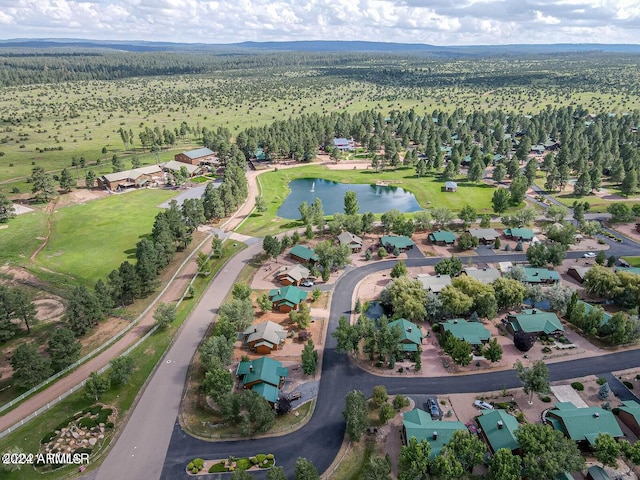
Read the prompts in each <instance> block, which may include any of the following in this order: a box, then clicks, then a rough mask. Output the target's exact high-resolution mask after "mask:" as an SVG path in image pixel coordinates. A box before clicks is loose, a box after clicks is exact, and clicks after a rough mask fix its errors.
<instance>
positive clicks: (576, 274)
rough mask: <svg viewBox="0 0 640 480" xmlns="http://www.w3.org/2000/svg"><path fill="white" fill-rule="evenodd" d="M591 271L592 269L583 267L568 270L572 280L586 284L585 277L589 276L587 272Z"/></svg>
mask: <svg viewBox="0 0 640 480" xmlns="http://www.w3.org/2000/svg"><path fill="white" fill-rule="evenodd" d="M589 270H591V267H582V266H580V265H571V266H570V267H569V269H568V270H567V275H569V276H570V277H571V278H574V279H576V280H577V281H579V282H580V283H582V282H584V277H585V276H586V275H587V272H588V271H589Z"/></svg>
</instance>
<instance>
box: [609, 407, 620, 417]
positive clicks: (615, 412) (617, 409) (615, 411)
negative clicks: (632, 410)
mask: <svg viewBox="0 0 640 480" xmlns="http://www.w3.org/2000/svg"><path fill="white" fill-rule="evenodd" d="M611 413H613V414H614V415H618V414H619V413H620V409H619V408H618V407H613V409H612V410H611Z"/></svg>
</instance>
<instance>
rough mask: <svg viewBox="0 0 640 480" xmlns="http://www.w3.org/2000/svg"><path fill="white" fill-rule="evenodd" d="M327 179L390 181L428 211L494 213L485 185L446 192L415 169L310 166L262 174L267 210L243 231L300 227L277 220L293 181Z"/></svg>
mask: <svg viewBox="0 0 640 480" xmlns="http://www.w3.org/2000/svg"><path fill="white" fill-rule="evenodd" d="M315 177H318V178H324V179H327V180H332V181H334V182H342V183H348V184H357V183H360V184H375V183H376V182H380V181H385V182H390V183H391V184H393V185H394V186H398V187H402V188H404V189H405V190H407V191H410V192H411V193H413V194H414V195H415V196H416V199H417V200H418V203H419V204H420V205H421V206H422V207H423V208H426V209H429V208H432V207H436V206H438V207H447V208H450V209H451V210H454V211H458V210H460V209H461V208H462V207H463V206H464V204H465V203H468V204H470V205H472V206H473V207H474V208H476V209H477V210H478V212H479V213H491V212H492V209H491V196H492V195H493V192H494V190H495V188H494V187H492V186H489V185H485V184H483V183H478V184H472V183H468V182H466V181H465V180H464V178H461V179H460V180H459V181H458V191H457V192H443V191H442V187H443V186H444V182H443V181H441V180H440V179H439V178H436V177H434V176H427V177H422V178H418V177H416V176H415V170H414V169H413V168H408V167H404V168H399V169H397V170H395V171H391V170H388V171H384V172H374V171H373V170H356V171H354V170H329V169H328V168H327V167H325V166H321V165H309V166H305V167H300V168H291V169H285V170H278V171H274V172H267V173H264V174H262V175H260V176H259V177H258V178H259V182H260V187H261V194H262V196H263V197H264V198H265V200H266V202H267V211H266V212H264V213H254V214H253V215H252V216H251V217H250V218H248V219H247V220H246V221H245V222H244V224H242V226H241V227H240V231H241V232H242V233H245V234H247V235H257V236H264V235H266V234H268V233H277V232H279V231H282V230H287V229H290V228H294V227H296V226H301V224H300V222H296V221H291V220H284V219H280V218H278V217H276V212H277V210H278V208H279V207H280V205H281V204H282V202H284V200H285V198H286V197H287V195H288V194H289V189H288V187H287V185H288V183H289V182H290V181H291V180H294V179H297V178H315Z"/></svg>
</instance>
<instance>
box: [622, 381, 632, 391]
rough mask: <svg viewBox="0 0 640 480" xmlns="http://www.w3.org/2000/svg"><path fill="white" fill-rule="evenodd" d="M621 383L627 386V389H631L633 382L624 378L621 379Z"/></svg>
mask: <svg viewBox="0 0 640 480" xmlns="http://www.w3.org/2000/svg"><path fill="white" fill-rule="evenodd" d="M622 383H623V385H624V386H625V387H627V388H628V389H629V390H633V383H631V382H627V381H626V380H623V381H622Z"/></svg>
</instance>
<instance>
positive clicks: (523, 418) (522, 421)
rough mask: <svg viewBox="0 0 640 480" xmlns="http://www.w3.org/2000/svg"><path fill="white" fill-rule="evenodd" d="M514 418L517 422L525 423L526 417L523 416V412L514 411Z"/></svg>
mask: <svg viewBox="0 0 640 480" xmlns="http://www.w3.org/2000/svg"><path fill="white" fill-rule="evenodd" d="M516 420H518V423H526V421H527V419H526V418H525V416H524V413H522V412H518V413H516Z"/></svg>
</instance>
